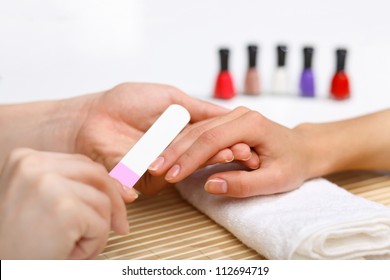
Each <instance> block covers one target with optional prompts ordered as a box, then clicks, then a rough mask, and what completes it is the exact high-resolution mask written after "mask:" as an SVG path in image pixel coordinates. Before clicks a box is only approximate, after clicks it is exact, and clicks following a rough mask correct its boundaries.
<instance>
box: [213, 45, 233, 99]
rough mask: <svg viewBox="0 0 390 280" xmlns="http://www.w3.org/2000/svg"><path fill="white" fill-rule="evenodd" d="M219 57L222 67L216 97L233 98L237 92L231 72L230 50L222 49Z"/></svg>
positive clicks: (216, 85) (215, 90) (215, 92)
mask: <svg viewBox="0 0 390 280" xmlns="http://www.w3.org/2000/svg"><path fill="white" fill-rule="evenodd" d="M219 57H220V61H221V69H220V72H219V74H218V77H217V81H216V84H215V89H214V97H215V98H220V99H230V98H233V97H234V96H235V95H236V93H235V90H234V85H233V80H232V77H231V75H230V73H229V64H228V62H229V50H228V49H220V50H219Z"/></svg>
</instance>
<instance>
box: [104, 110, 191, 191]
mask: <svg viewBox="0 0 390 280" xmlns="http://www.w3.org/2000/svg"><path fill="white" fill-rule="evenodd" d="M189 121H190V113H189V112H188V111H187V110H186V109H185V108H184V107H182V106H180V105H177V104H173V105H171V106H169V107H168V108H167V109H166V110H165V111H164V113H162V115H161V116H160V117H159V118H158V119H157V120H156V122H154V123H153V125H152V126H151V127H150V128H149V129H148V131H146V133H145V134H144V135H143V136H142V137H141V139H140V140H139V141H138V142H137V143H135V145H134V146H133V147H132V148H131V149H130V151H129V152H128V153H127V154H126V155H125V156H124V157H123V158H122V159H121V161H120V162H119V163H118V164H117V165H116V166H115V167H114V168H113V169H112V170H111V172H110V176H111V177H113V178H115V179H117V180H118V181H119V182H121V183H122V184H123V185H124V186H126V187H128V188H132V187H133V186H134V185H135V184H136V183H137V181H138V180H139V179H140V178H141V176H142V175H143V174H144V173H145V172H146V170H147V169H148V167H149V165H150V164H151V163H152V162H153V161H154V160H155V159H156V158H157V157H158V156H159V155H160V154H161V153H162V152H163V151H164V150H165V148H166V147H168V145H169V144H170V143H171V142H172V141H173V139H175V137H176V136H177V135H178V134H179V133H180V131H182V130H183V128H184V127H185V126H186V125H187V124H188V122H189Z"/></svg>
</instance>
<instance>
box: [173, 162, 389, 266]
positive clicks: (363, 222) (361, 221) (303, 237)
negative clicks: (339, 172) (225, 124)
mask: <svg viewBox="0 0 390 280" xmlns="http://www.w3.org/2000/svg"><path fill="white" fill-rule="evenodd" d="M216 168H218V169H219V170H218V171H221V167H220V166H213V167H209V168H205V169H202V170H199V171H197V172H196V173H194V174H193V175H191V176H190V177H189V178H187V179H186V180H184V181H183V182H181V183H179V184H177V186H176V187H177V189H178V190H179V192H180V194H181V195H182V197H183V198H184V199H186V200H187V201H188V202H190V203H191V204H193V205H194V206H195V207H196V208H198V209H199V210H200V211H201V212H203V213H205V214H206V215H208V216H209V217H210V218H211V219H213V220H214V221H215V222H217V223H218V224H220V225H221V226H223V227H225V228H226V229H227V230H228V231H230V232H231V233H232V234H234V235H235V236H236V237H237V238H238V239H240V240H241V241H242V242H243V243H245V244H246V245H247V246H249V247H251V248H253V249H254V250H256V251H257V252H258V253H259V254H261V255H263V256H264V257H266V258H268V259H377V258H379V259H389V258H390V208H388V207H385V206H383V205H381V204H379V203H375V202H371V201H368V200H366V199H363V198H360V197H357V196H355V195H353V194H351V193H349V192H347V191H346V190H344V189H342V188H340V187H338V186H337V185H335V184H333V183H331V182H329V181H327V180H325V179H321V178H320V179H313V180H311V181H308V182H306V183H304V184H303V185H302V186H301V187H300V188H298V189H296V190H294V191H291V192H288V193H284V194H277V195H270V196H257V197H251V198H244V199H242V198H230V197H225V196H217V195H211V194H208V193H206V192H205V191H204V188H203V186H204V183H205V180H206V179H207V177H208V176H209V175H210V174H212V173H215V172H216V170H215V169H216ZM224 168H225V167H224Z"/></svg>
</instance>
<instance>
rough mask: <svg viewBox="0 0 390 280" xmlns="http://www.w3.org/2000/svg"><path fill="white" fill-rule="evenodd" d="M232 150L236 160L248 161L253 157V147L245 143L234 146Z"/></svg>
mask: <svg viewBox="0 0 390 280" xmlns="http://www.w3.org/2000/svg"><path fill="white" fill-rule="evenodd" d="M230 150H231V151H232V152H233V155H234V159H235V160H240V161H248V160H250V159H251V157H252V151H251V147H249V146H248V145H247V144H245V143H238V144H234V145H233V146H231V147H230Z"/></svg>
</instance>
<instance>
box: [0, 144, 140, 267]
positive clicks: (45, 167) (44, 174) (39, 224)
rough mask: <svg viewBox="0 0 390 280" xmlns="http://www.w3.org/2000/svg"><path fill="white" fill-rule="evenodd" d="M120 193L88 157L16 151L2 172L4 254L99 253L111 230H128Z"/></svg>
mask: <svg viewBox="0 0 390 280" xmlns="http://www.w3.org/2000/svg"><path fill="white" fill-rule="evenodd" d="M117 189H118V190H119V191H117ZM121 192H122V193H123V192H124V190H123V187H122V186H121V184H120V183H119V182H117V181H116V180H114V179H112V178H111V177H110V176H108V174H107V171H106V170H105V168H103V167H102V166H101V165H100V164H97V163H95V162H93V161H92V160H90V159H89V158H87V157H86V156H83V155H69V154H61V153H51V152H37V151H34V150H30V149H17V150H14V151H13V152H12V153H11V154H10V156H9V157H8V158H7V159H6V161H5V164H4V166H3V169H2V170H1V173H0V258H1V259H67V258H69V259H86V258H94V257H96V256H97V255H98V254H99V253H100V252H101V251H102V250H103V248H104V246H105V244H106V241H107V237H108V234H109V230H110V229H113V230H114V231H115V232H117V233H118V234H127V233H128V228H129V226H128V221H127V215H126V208H125V205H124V203H123V200H122V199H121V196H120V193H121ZM122 195H123V196H125V197H127V201H128V202H130V201H132V200H134V199H135V198H136V194H135V193H134V192H133V191H127V193H126V194H122Z"/></svg>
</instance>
